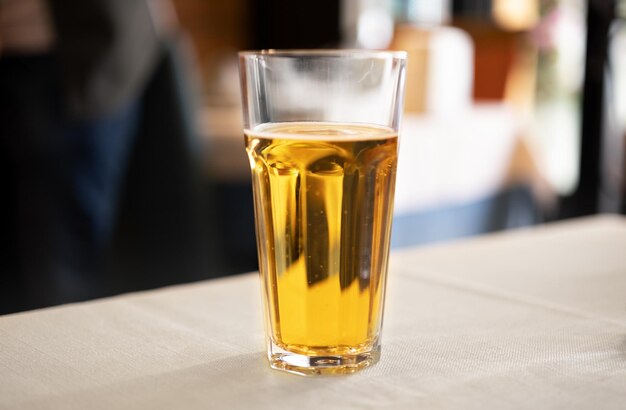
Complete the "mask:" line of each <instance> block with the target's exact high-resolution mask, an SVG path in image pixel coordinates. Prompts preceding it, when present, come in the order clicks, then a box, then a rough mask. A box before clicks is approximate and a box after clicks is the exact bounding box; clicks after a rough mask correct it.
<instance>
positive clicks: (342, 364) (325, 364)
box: [267, 342, 380, 376]
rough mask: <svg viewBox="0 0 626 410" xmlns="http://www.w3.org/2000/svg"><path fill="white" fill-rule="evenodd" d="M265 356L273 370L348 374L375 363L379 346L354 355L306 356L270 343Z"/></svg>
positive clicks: (317, 373)
mask: <svg viewBox="0 0 626 410" xmlns="http://www.w3.org/2000/svg"><path fill="white" fill-rule="evenodd" d="M267 356H268V359H269V362H270V366H271V367H272V368H273V369H277V370H282V371H286V372H289V373H295V374H299V375H302V376H315V375H339V374H350V373H355V372H358V371H359V370H362V369H364V368H366V367H368V366H371V365H373V364H375V363H377V362H378V360H379V359H380V345H378V346H375V347H373V348H372V350H370V351H368V352H359V353H355V354H341V355H320V356H307V355H303V354H298V353H293V352H289V351H287V350H285V349H282V348H281V347H279V346H277V345H275V344H274V343H272V342H270V346H269V349H268V355H267Z"/></svg>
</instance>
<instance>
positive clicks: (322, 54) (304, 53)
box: [238, 48, 407, 60]
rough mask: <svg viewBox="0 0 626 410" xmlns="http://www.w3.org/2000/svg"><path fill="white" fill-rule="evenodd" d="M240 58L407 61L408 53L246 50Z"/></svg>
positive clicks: (346, 50)
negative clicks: (389, 58) (380, 59)
mask: <svg viewBox="0 0 626 410" xmlns="http://www.w3.org/2000/svg"><path fill="white" fill-rule="evenodd" d="M238 55H239V57H243V58H248V57H261V56H267V57H294V58H295V57H362V58H381V57H392V58H394V59H400V60H406V59H407V52H406V51H401V50H367V49H356V48H345V49H342V48H337V49H332V48H323V49H283V50H281V49H273V48H270V49H263V50H244V51H239V52H238Z"/></svg>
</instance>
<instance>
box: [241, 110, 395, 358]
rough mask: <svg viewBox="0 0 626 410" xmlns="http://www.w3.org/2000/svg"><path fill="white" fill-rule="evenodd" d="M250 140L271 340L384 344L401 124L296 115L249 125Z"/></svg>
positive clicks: (336, 345)
mask: <svg viewBox="0 0 626 410" xmlns="http://www.w3.org/2000/svg"><path fill="white" fill-rule="evenodd" d="M245 143H246V150H247V152H248V156H249V159H250V165H251V168H252V181H253V192H254V197H255V198H254V199H255V201H254V202H255V213H256V224H257V226H256V232H257V243H258V249H259V263H260V266H259V269H260V272H261V278H262V286H263V292H264V295H263V296H264V297H263V299H264V301H265V304H266V306H265V310H266V314H267V318H266V319H267V320H266V324H267V331H268V334H269V337H270V339H271V340H270V342H271V343H272V344H273V345H274V346H276V347H278V348H279V349H282V350H284V351H287V352H291V353H296V354H300V355H305V356H308V357H324V356H339V355H358V354H360V353H362V352H370V353H371V352H372V351H373V347H374V354H377V352H378V338H379V335H380V327H381V321H382V311H383V299H384V294H385V289H384V288H385V282H386V273H387V262H388V254H389V241H390V231H391V219H392V211H393V194H394V186H395V177H396V164H397V151H398V137H397V132H395V131H393V130H392V129H390V128H386V127H381V126H374V125H368V124H344V123H332V122H287V123H274V124H263V125H261V126H258V127H256V128H255V129H253V130H246V131H245ZM270 350H271V349H270ZM376 359H377V357H373V360H374V361H375V360H376ZM270 361H272V357H270Z"/></svg>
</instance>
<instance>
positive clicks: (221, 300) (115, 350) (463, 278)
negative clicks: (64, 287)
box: [0, 217, 626, 410]
mask: <svg viewBox="0 0 626 410" xmlns="http://www.w3.org/2000/svg"><path fill="white" fill-rule="evenodd" d="M259 298H260V297H259V286H258V280H257V278H256V275H253V274H249V275H242V276H239V277H234V278H228V279H220V280H214V281H209V282H203V283H197V284H192V285H186V286H179V287H172V288H166V289H161V290H157V291H151V292H145V293H136V294H129V295H123V296H119V297H116V298H111V299H104V300H99V301H93V302H88V303H82V304H74V305H68V306H62V307H57V308H51V309H45V310H39V311H33V312H28V313H22V314H15V315H8V316H3V317H0V409H13V408H27V409H48V408H62V409H113V408H115V409H118V408H145V409H172V408H185V409H213V408H214V409H221V408H241V409H248V408H268V409H269V408H271V409H283V408H284V409H293V408H299V409H306V408H316V409H317V408H324V409H332V408H341V409H350V408H374V409H380V408H393V409H398V408H400V409H402V408H407V409H418V408H442V409H458V408H463V409H481V410H482V409H487V408H496V409H513V408H515V409H517V408H529V409H538V408H540V409H546V408H564V409H572V408H579V409H589V408H602V409H624V408H626V220H625V219H623V218H619V217H598V218H591V219H585V220H579V221H574V222H567V223H559V224H554V225H551V226H547V227H541V228H535V229H529V230H524V231H518V232H514V233H505V234H497V235H491V236H487V237H483V238H479V239H474V240H470V241H462V242H458V243H456V244H448V245H442V246H434V247H429V248H421V249H408V250H404V251H402V252H396V253H394V254H393V256H392V261H391V268H390V278H389V289H388V298H387V309H386V315H385V325H384V337H383V354H382V358H381V361H380V362H379V363H378V364H377V365H376V366H374V367H372V368H370V369H367V370H365V371H363V372H361V373H357V374H354V375H350V376H339V377H337V376H336V377H317V378H304V377H300V376H295V375H290V374H285V373H281V372H278V371H274V370H271V369H270V368H269V367H268V365H267V363H266V361H265V358H264V354H263V350H264V346H263V326H262V323H261V312H260V299H259Z"/></svg>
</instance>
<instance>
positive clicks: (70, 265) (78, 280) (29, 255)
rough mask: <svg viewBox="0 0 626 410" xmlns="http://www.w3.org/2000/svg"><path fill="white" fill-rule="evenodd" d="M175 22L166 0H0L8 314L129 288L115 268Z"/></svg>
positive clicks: (3, 288) (0, 303) (0, 144)
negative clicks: (118, 280) (112, 256)
mask: <svg viewBox="0 0 626 410" xmlns="http://www.w3.org/2000/svg"><path fill="white" fill-rule="evenodd" d="M174 24H175V20H174V19H173V17H172V13H171V8H169V7H168V2H166V1H157V0H81V1H70V0H48V1H46V0H0V180H1V185H0V186H1V189H2V190H3V191H4V192H5V195H3V197H4V198H5V199H4V200H3V201H2V203H1V205H0V207H1V208H0V211H1V212H0V218H1V219H0V246H1V250H0V252H1V255H0V264H1V266H0V278H1V281H2V283H1V284H0V313H4V312H10V311H17V310H23V309H31V308H36V307H41V306H48V305H53V304H58V303H66V302H72V301H78V300H85V299H89V298H93V297H98V296H102V295H106V294H109V293H112V292H115V291H123V290H126V288H124V286H119V285H116V284H114V283H112V281H113V280H114V278H113V279H112V277H111V276H110V275H108V273H107V272H105V269H104V268H105V261H106V258H107V255H108V253H109V252H110V250H111V244H112V238H113V236H114V233H115V232H114V231H115V221H116V219H117V218H118V213H119V212H120V203H121V200H122V198H121V196H122V193H123V192H124V189H125V188H124V185H125V183H126V176H127V174H128V172H129V166H130V165H129V164H130V162H131V158H132V157H133V155H134V154H133V152H134V150H135V146H136V144H137V139H138V138H139V135H140V134H141V132H142V129H145V125H144V124H143V123H145V122H146V114H145V112H146V109H147V104H148V102H146V98H145V94H146V93H147V89H148V87H149V86H150V84H151V82H154V77H155V75H158V70H159V64H162V61H163V55H164V46H163V44H164V38H165V37H166V35H167V33H168V32H169V31H170V30H172V27H173V25H174ZM161 94H163V93H161ZM153 105H154V104H153ZM165 116H167V113H165ZM154 128H155V127H154V126H153V127H152V129H154ZM7 194H8V195H7Z"/></svg>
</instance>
